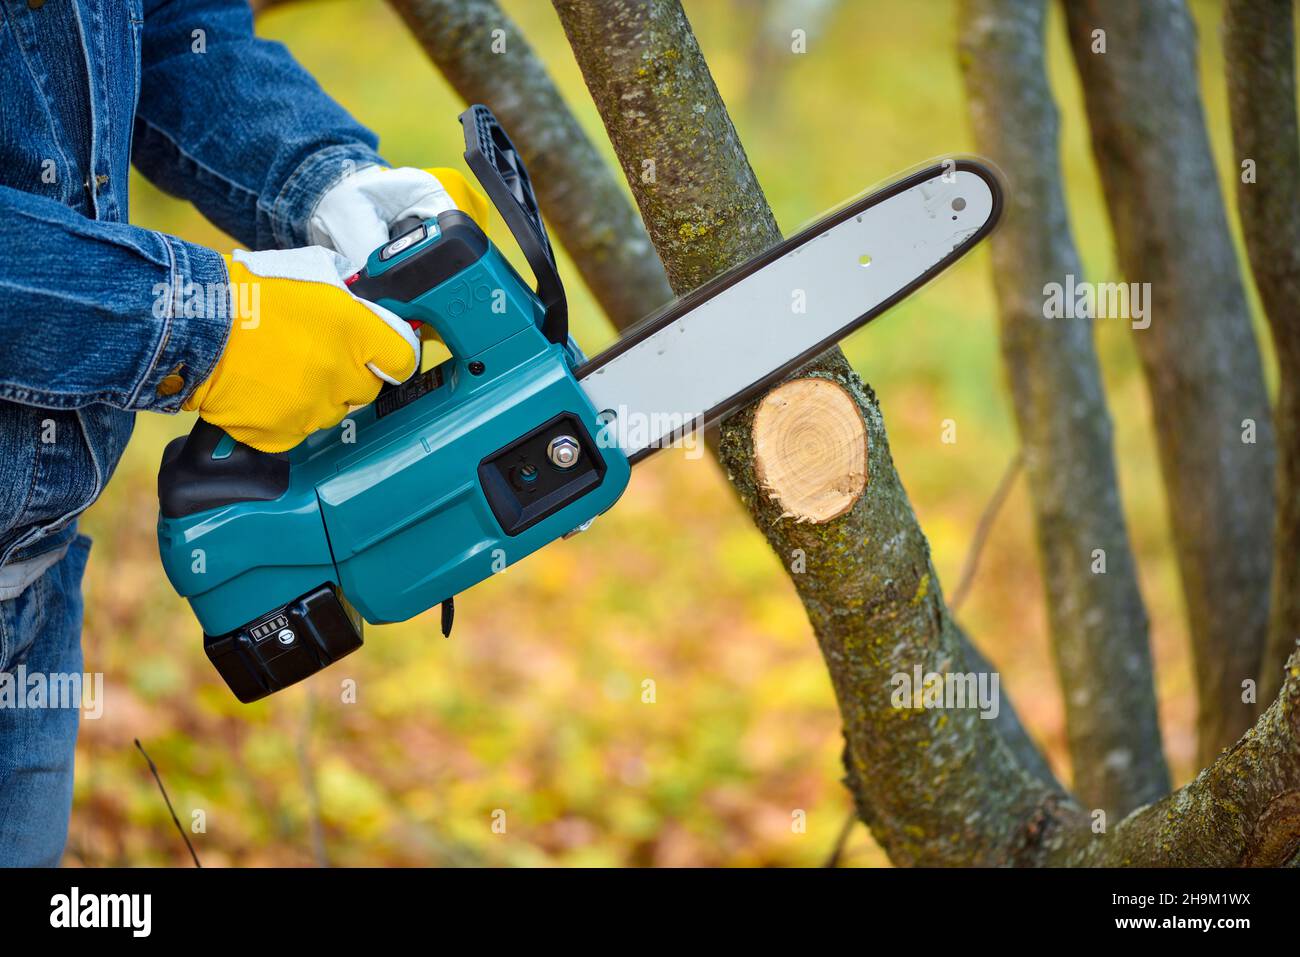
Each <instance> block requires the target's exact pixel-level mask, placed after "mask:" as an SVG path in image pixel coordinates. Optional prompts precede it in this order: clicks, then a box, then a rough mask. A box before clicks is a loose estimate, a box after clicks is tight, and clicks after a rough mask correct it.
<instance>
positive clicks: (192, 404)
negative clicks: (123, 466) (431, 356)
mask: <svg viewBox="0 0 1300 957" xmlns="http://www.w3.org/2000/svg"><path fill="white" fill-rule="evenodd" d="M225 259H226V268H227V270H228V271H229V273H230V282H231V293H230V298H231V301H232V303H233V304H234V309H233V314H234V319H233V321H232V323H231V327H230V337H229V339H228V340H227V342H226V348H225V351H224V352H223V353H222V354H221V358H220V359H219V360H218V361H217V364H216V367H215V368H214V369H213V370H212V374H211V375H210V376H209V377H208V378H207V379H206V380H205V381H204V382H202V383H201V384H200V385H199V386H198V387H197V388H196V389H195V390H194V392H193V393H192V394H191V395H190V396H189V398H188V399H186V400H185V403H184V408H185V409H187V410H190V411H194V410H197V411H198V413H199V415H200V416H201V417H202V418H203V419H205V420H206V421H208V422H210V423H212V424H213V425H216V426H220V427H221V428H222V429H224V430H225V431H226V432H227V433H228V434H229V435H230V436H231V437H232V438H234V439H235V440H237V441H239V442H243V443H244V444H245V445H250V446H252V447H253V448H255V449H260V450H261V451H263V452H283V451H285V450H286V449H291V448H293V447H294V446H295V445H297V444H298V443H299V442H301V441H302V440H303V438H305V437H306V436H307V435H309V434H311V433H312V432H314V431H316V430H317V429H323V428H327V427H329V426H332V425H335V424H337V423H338V422H340V421H341V420H342V419H343V417H344V416H345V415H347V413H348V407H349V406H356V405H365V404H366V403H368V402H371V401H373V400H374V398H375V396H376V395H378V393H379V388H380V385H381V380H382V381H384V382H392V383H398V382H403V381H405V380H406V379H408V378H409V377H410V376H411V374H412V373H413V372H414V371H415V367H416V363H417V362H418V356H419V340H418V339H417V338H416V335H415V333H414V332H412V331H411V327H410V326H409V325H408V324H407V323H405V322H403V321H402V320H401V319H399V318H398V317H397V316H396V315H394V314H393V313H391V312H389V311H388V310H387V309H384V308H383V307H382V306H377V305H375V304H374V303H371V302H366V301H365V300H363V299H358V298H357V297H356V296H354V295H352V293H350V292H348V289H347V286H346V285H344V283H343V280H342V276H345V275H348V274H350V273H351V269H350V268H349V266H348V263H346V262H345V261H344V260H343V257H342V256H340V255H339V254H338V253H335V252H333V251H331V250H328V249H322V248H321V247H319V246H307V247H303V248H301V249H282V250H271V251H269V252H256V253H250V252H246V251H244V250H242V249H240V250H236V251H235V252H234V253H233V254H232V255H231V256H228V257H225Z"/></svg>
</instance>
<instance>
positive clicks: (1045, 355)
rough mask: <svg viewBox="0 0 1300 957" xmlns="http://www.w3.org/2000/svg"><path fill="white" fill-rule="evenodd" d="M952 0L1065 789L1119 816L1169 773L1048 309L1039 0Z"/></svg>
mask: <svg viewBox="0 0 1300 957" xmlns="http://www.w3.org/2000/svg"><path fill="white" fill-rule="evenodd" d="M960 9H961V13H960V22H961V28H960V30H959V35H960V36H961V37H962V41H961V50H960V53H961V63H962V67H963V71H964V74H965V79H966V88H967V93H968V98H969V103H970V112H971V120H972V125H973V127H974V130H975V139H976V142H977V143H978V144H979V149H980V151H981V152H982V153H983V154H984V155H986V156H988V157H989V158H991V159H992V160H993V161H994V162H995V163H997V164H998V165H999V166H1000V167H1001V169H1002V170H1003V172H1004V173H1005V174H1006V176H1007V177H1008V178H1009V180H1010V182H1011V184H1012V188H1011V189H1010V190H1009V191H1008V198H1007V208H1006V213H1005V216H1004V219H1003V222H1002V224H1001V227H1000V228H999V229H998V230H997V232H996V233H995V234H994V235H993V237H992V240H991V242H992V245H993V278H994V284H995V286H996V287H997V293H998V300H999V304H1000V309H999V317H1000V330H1001V340H1002V357H1003V365H1004V368H1005V369H1006V373H1007V377H1008V379H1009V381H1010V386H1011V395H1012V399H1013V401H1012V408H1013V409H1014V410H1015V415H1016V422H1017V425H1018V426H1019V431H1020V441H1021V443H1022V446H1023V449H1024V456H1025V468H1026V475H1027V478H1028V481H1029V491H1030V497H1031V499H1032V502H1033V508H1034V518H1035V524H1036V527H1037V534H1038V551H1039V557H1040V559H1041V561H1042V566H1043V582H1044V585H1045V587H1046V591H1047V611H1048V620H1049V622H1050V626H1051V636H1052V650H1053V652H1054V656H1055V658H1056V666H1057V674H1058V676H1059V679H1060V684H1061V690H1062V695H1063V697H1064V700H1065V716H1066V728H1067V734H1068V739H1069V746H1070V759H1071V764H1072V766H1073V769H1074V792H1075V793H1076V794H1077V795H1079V797H1080V799H1081V800H1083V801H1084V802H1085V803H1087V804H1088V805H1089V806H1091V807H1098V808H1104V809H1106V811H1107V812H1108V813H1109V814H1112V815H1116V814H1123V813H1127V812H1128V811H1131V810H1132V809H1133V808H1135V807H1137V806H1138V805H1141V804H1146V803H1147V802H1149V801H1153V800H1155V799H1156V798H1158V797H1160V796H1161V795H1163V794H1165V793H1167V792H1168V790H1169V772H1168V769H1167V768H1166V767H1165V760H1164V753H1163V750H1162V749H1161V745H1160V725H1159V720H1158V717H1157V713H1156V693H1155V685H1154V682H1153V680H1152V665H1151V649H1150V645H1149V643H1148V640H1147V617H1146V609H1145V608H1144V607H1143V604H1142V596H1141V594H1140V593H1139V591H1138V582H1137V567H1136V563H1135V562H1134V560H1133V554H1132V551H1131V550H1130V548H1129V542H1128V530H1127V528H1126V527H1125V523H1124V513H1123V510H1122V508H1121V506H1120V498H1119V482H1118V479H1117V477H1116V473H1115V458H1114V453H1113V450H1112V439H1111V425H1110V413H1109V411H1108V410H1107V408H1106V398H1105V394H1104V391H1103V388H1102V382H1101V370H1100V369H1099V367H1098V364H1097V355H1096V352H1095V350H1094V348H1093V341H1092V333H1093V328H1092V321H1091V320H1090V319H1089V318H1088V317H1079V318H1061V317H1053V318H1047V317H1046V315H1045V305H1044V304H1045V301H1046V298H1045V293H1046V292H1047V289H1048V288H1049V284H1051V283H1058V284H1060V285H1061V286H1064V285H1065V284H1066V283H1067V277H1071V276H1072V277H1075V278H1076V279H1080V280H1081V279H1082V273H1083V269H1082V267H1081V265H1080V263H1079V255H1078V253H1077V251H1076V250H1075V247H1074V240H1073V237H1072V236H1071V232H1070V223H1069V214H1068V213H1067V212H1066V207H1065V194H1064V191H1063V189H1062V187H1061V173H1060V166H1059V162H1058V159H1057V157H1058V149H1059V147H1058V141H1057V128H1058V125H1059V124H1058V119H1057V113H1056V104H1055V102H1054V101H1053V99H1052V92H1051V89H1050V87H1049V86H1048V82H1047V72H1046V68H1045V65H1044V49H1043V28H1044V22H1045V19H1046V3H1045V0H965V2H963V4H962V5H961V8H960ZM1098 562H1104V565H1102V566H1100V572H1099V571H1098V568H1099V566H1098V564H1097V563H1098Z"/></svg>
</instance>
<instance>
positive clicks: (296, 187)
mask: <svg viewBox="0 0 1300 957" xmlns="http://www.w3.org/2000/svg"><path fill="white" fill-rule="evenodd" d="M387 165H388V164H387V163H386V162H385V161H384V158H383V157H381V156H380V155H379V154H378V153H376V152H375V151H374V150H372V149H371V148H370V147H369V146H366V145H365V144H364V143H348V144H337V145H335V146H327V147H326V148H325V149H323V150H318V151H317V152H315V153H312V154H311V155H310V156H308V157H307V158H306V159H305V160H303V161H302V163H301V164H299V166H298V168H297V169H296V170H294V171H293V175H291V176H290V177H289V179H288V181H286V182H285V184H284V186H283V187H282V188H281V190H280V195H279V196H277V197H276V199H275V204H274V206H273V207H272V210H271V228H272V230H273V232H274V234H275V241H276V244H277V245H278V246H279V247H280V248H281V249H293V248H294V247H296V246H309V245H311V241H310V240H309V239H308V237H307V224H308V223H309V222H310V221H311V214H312V213H313V212H314V211H315V209H316V204H317V203H319V202H320V201H321V197H323V196H324V195H325V194H326V193H327V192H329V191H330V189H331V188H332V187H333V186H334V185H335V184H336V183H338V182H339V181H340V180H341V179H343V178H344V177H345V176H349V175H351V174H352V173H355V172H356V171H357V170H359V169H362V168H363V167H366V166H387Z"/></svg>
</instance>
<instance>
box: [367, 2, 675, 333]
mask: <svg viewBox="0 0 1300 957" xmlns="http://www.w3.org/2000/svg"><path fill="white" fill-rule="evenodd" d="M390 3H391V5H392V7H393V8H394V9H395V10H396V11H397V12H398V13H399V14H400V15H401V17H402V19H403V20H404V21H405V22H406V25H407V26H408V27H409V28H410V29H411V32H412V33H414V34H415V37H416V39H417V40H418V41H419V42H420V45H421V46H422V47H423V48H424V51H425V52H426V53H427V54H428V55H429V58H430V59H431V60H432V61H433V62H434V64H435V65H436V66H437V67H438V69H439V70H440V71H441V72H442V74H443V76H445V77H446V78H447V81H448V82H449V83H450V84H451V85H452V86H453V87H454V88H455V90H456V92H457V93H459V94H460V95H461V96H462V97H463V98H464V99H465V101H466V102H467V103H484V104H486V105H487V106H489V107H491V108H492V111H493V112H494V113H496V115H497V118H498V119H500V120H501V123H502V125H503V126H504V127H505V128H506V130H507V131H508V132H509V133H510V138H511V139H512V140H513V141H514V143H515V145H516V147H518V149H519V152H520V154H521V155H522V156H523V160H524V163H525V165H526V166H527V167H528V172H529V175H530V177H531V178H532V181H533V187H534V189H535V190H536V191H537V197H538V202H539V203H540V205H541V207H542V210H543V211H544V212H545V214H546V218H547V221H548V222H549V223H550V225H551V227H552V228H553V229H554V230H555V233H556V235H557V237H558V238H559V241H560V243H561V244H562V245H563V246H564V248H565V249H566V250H567V251H568V253H569V255H570V257H572V259H573V261H574V264H575V265H576V266H577V268H578V272H579V273H580V274H581V275H582V278H583V280H584V281H585V282H586V284H587V288H589V289H590V290H591V292H592V295H594V296H595V297H596V301H597V302H598V303H600V307H601V308H602V309H603V310H604V311H605V314H606V315H607V316H609V318H610V321H612V322H613V323H614V325H615V326H616V327H618V328H619V329H626V328H627V327H628V326H630V325H631V324H632V323H634V322H636V321H637V320H638V319H640V318H642V317H644V316H647V315H649V314H650V313H652V312H654V311H655V310H656V309H657V308H658V307H659V306H661V305H663V304H664V303H665V302H667V301H668V300H669V299H671V298H672V292H671V290H670V289H669V287H668V281H667V279H666V278H665V276H664V271H663V266H662V265H660V262H659V259H658V257H656V256H655V252H654V248H653V247H652V246H651V245H650V241H649V239H648V238H647V237H646V233H645V228H644V227H643V226H642V224H641V221H640V219H638V218H637V215H636V211H635V210H634V209H633V208H632V204H631V203H629V202H628V200H627V195H626V194H625V193H624V192H623V190H622V189H621V188H620V187H619V185H618V182H617V181H616V180H615V179H614V175H613V173H612V172H611V170H610V168H609V166H608V164H606V163H605V161H604V159H602V157H601V156H600V154H599V153H598V152H597V151H596V147H595V145H594V144H593V143H592V142H591V140H590V139H589V138H588V137H587V134H586V133H585V132H583V129H582V127H581V126H579V125H578V121H577V120H576V119H575V118H574V116H573V114H572V113H571V112H570V110H569V108H568V106H567V105H566V104H565V102H564V100H563V99H562V98H561V96H560V93H559V91H558V90H557V89H556V87H555V84H554V82H553V81H552V80H551V77H550V75H549V74H548V73H547V71H546V67H545V65H544V64H543V63H542V61H541V60H540V59H538V57H537V54H536V53H534V52H533V49H532V47H531V46H530V45H529V44H528V40H527V39H526V38H525V37H524V36H523V34H522V33H520V32H519V28H518V27H516V26H515V24H514V21H512V20H511V19H510V17H509V16H508V15H507V14H506V13H505V11H504V10H502V9H501V7H500V6H499V5H498V4H497V2H496V0H390ZM498 30H499V31H501V32H500V33H499V34H497V35H496V36H494V35H493V31H498Z"/></svg>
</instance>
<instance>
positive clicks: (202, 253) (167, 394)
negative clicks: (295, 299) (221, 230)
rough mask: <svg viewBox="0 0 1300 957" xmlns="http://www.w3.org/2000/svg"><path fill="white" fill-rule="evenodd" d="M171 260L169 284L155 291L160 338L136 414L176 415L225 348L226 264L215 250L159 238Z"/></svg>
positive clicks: (229, 303) (229, 311)
mask: <svg viewBox="0 0 1300 957" xmlns="http://www.w3.org/2000/svg"><path fill="white" fill-rule="evenodd" d="M158 235H160V236H161V237H162V240H163V242H164V243H165V244H166V246H167V250H168V253H169V256H170V263H169V265H170V269H169V272H170V280H169V282H168V283H166V284H164V283H159V284H158V285H157V286H155V287H154V290H153V292H154V302H153V310H154V315H155V316H156V317H157V318H159V319H160V320H161V321H162V327H163V328H162V336H161V337H160V339H159V342H158V347H157V349H156V350H155V352H154V357H153V363H152V365H151V366H150V367H149V370H148V371H147V372H146V373H145V374H144V377H143V378H142V379H141V381H140V383H139V385H137V386H136V390H135V398H134V400H133V401H132V403H131V408H132V409H137V410H149V411H152V412H176V411H179V410H180V407H181V403H182V402H184V401H185V400H186V399H187V398H188V397H189V395H190V393H192V392H193V391H194V390H195V389H196V388H198V386H199V385H200V384H201V383H203V382H205V381H206V380H207V378H208V377H209V376H210V375H211V374H212V370H213V369H214V368H215V367H216V364H217V360H218V359H220V358H221V353H222V352H223V351H224V350H225V348H226V339H227V338H228V337H229V335H230V325H231V322H232V321H233V316H234V309H233V304H234V297H235V296H238V295H239V294H240V291H239V290H236V289H232V288H231V285H230V277H229V274H228V273H227V272H226V263H225V260H224V259H222V258H221V254H220V253H217V252H216V251H215V250H211V249H207V248H205V247H203V246H196V245H195V244H193V243H187V242H185V241H184V240H181V239H177V238H175V237H174V236H166V235H162V234H158Z"/></svg>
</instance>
